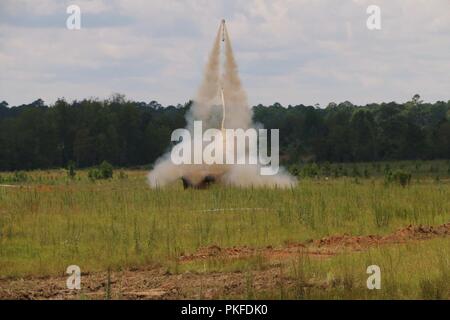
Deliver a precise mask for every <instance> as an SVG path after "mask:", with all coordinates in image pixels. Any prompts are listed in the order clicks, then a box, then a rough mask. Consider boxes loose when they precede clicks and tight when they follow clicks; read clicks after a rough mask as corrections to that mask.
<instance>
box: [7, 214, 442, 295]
mask: <svg viewBox="0 0 450 320" xmlns="http://www.w3.org/2000/svg"><path fill="white" fill-rule="evenodd" d="M448 236H450V223H446V224H443V225H439V226H408V227H406V228H402V229H400V230H397V231H396V232H394V233H392V234H389V235H386V236H380V235H368V236H349V235H345V234H344V235H335V236H329V237H325V238H322V239H317V240H310V241H308V242H305V243H287V244H285V245H284V246H282V247H277V248H273V247H270V246H269V247H266V248H251V247H232V248H220V247H218V246H209V247H206V248H201V249H199V250H198V251H197V252H195V253H193V254H191V255H186V256H181V257H180V258H179V263H180V264H183V263H189V262H195V261H202V260H205V261H206V260H208V259H215V258H217V259H222V258H223V259H240V258H242V259H243V258H250V257H253V256H260V257H263V258H264V261H265V262H267V266H265V267H264V268H260V269H259V270H253V271H252V272H251V283H252V288H253V290H255V291H258V292H263V291H265V290H267V291H270V290H273V289H274V288H288V287H291V286H294V285H296V280H294V279H292V278H290V277H289V276H287V275H285V274H284V273H283V266H284V264H285V263H286V262H287V261H289V260H292V259H295V258H298V257H299V256H301V255H308V256H310V257H311V258H327V257H329V256H334V255H337V254H340V253H342V252H345V251H361V250H365V249H368V248H370V247H377V246H383V245H396V244H401V243H405V242H412V241H423V240H427V239H432V238H435V237H448ZM108 278H109V281H108ZM66 279H67V275H61V276H57V277H27V278H21V279H0V299H84V298H86V299H104V298H113V299H198V298H203V299H214V298H220V297H225V296H226V297H238V296H242V295H243V294H245V293H246V292H248V281H249V275H248V273H245V272H220V273H219V272H217V273H214V272H212V273H193V272H185V273H181V274H171V273H170V272H168V271H167V269H166V268H162V267H160V266H148V267H144V268H135V269H130V270H125V271H120V272H111V273H110V274H109V275H108V274H107V273H106V272H97V273H83V274H82V289H81V290H69V289H67V288H66ZM328 285H330V284H329V283H327V282H323V283H320V282H314V281H311V282H305V283H302V286H304V287H305V286H315V287H323V288H326V287H327V286H328Z"/></svg>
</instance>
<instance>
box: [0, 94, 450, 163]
mask: <svg viewBox="0 0 450 320" xmlns="http://www.w3.org/2000/svg"><path fill="white" fill-rule="evenodd" d="M191 105H192V101H189V102H187V103H185V104H183V105H181V104H180V105H177V106H167V107H163V106H162V105H160V104H159V103H158V102H156V101H151V102H150V103H145V102H136V101H129V100H127V99H125V97H124V96H123V95H114V96H112V97H111V98H109V99H107V100H98V99H85V100H82V101H73V102H71V103H69V102H67V101H66V100H64V99H59V100H57V101H56V102H55V103H54V104H53V105H51V106H48V105H46V104H45V103H44V101H42V100H41V99H38V100H36V101H34V102H32V103H30V104H27V105H21V106H15V107H10V106H9V105H8V103H7V102H5V101H3V102H1V103H0V133H1V134H0V170H2V171H7V170H28V169H37V168H42V169H44V168H55V167H65V166H67V164H68V163H71V162H74V163H75V164H76V165H77V166H78V167H89V166H93V165H97V164H99V163H101V162H102V161H104V160H105V161H108V162H109V163H111V164H113V165H115V166H121V167H130V166H142V165H149V164H152V163H154V161H155V160H156V159H157V158H158V157H159V156H161V155H162V154H163V153H164V152H166V151H168V150H169V149H170V135H171V133H172V131H173V130H175V129H177V128H183V127H185V125H186V121H185V114H186V112H187V111H188V110H189V108H190V106H191ZM253 120H254V122H256V123H260V124H262V125H263V126H264V127H265V128H268V129H279V130H280V157H281V160H282V162H283V163H284V164H296V163H304V162H361V161H386V160H417V159H421V160H431V159H450V101H447V102H444V101H438V102H435V103H424V102H423V101H421V100H420V96H419V95H415V96H414V97H413V98H412V99H411V100H410V101H408V102H405V103H401V104H399V103H395V102H390V103H381V104H375V103H374V104H368V105H365V106H356V105H353V104H352V103H350V102H348V101H346V102H343V103H339V104H336V103H330V104H329V105H328V106H327V107H325V108H320V107H318V106H305V105H295V106H292V105H289V106H282V105H281V104H279V103H274V104H273V105H270V106H263V105H261V104H260V105H257V106H254V107H253Z"/></svg>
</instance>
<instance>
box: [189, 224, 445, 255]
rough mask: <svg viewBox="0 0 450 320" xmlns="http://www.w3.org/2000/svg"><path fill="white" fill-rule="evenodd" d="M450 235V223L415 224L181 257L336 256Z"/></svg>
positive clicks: (211, 249) (202, 251)
mask: <svg viewBox="0 0 450 320" xmlns="http://www.w3.org/2000/svg"><path fill="white" fill-rule="evenodd" d="M449 235H450V223H446V224H443V225H439V226H435V227H433V226H422V225H420V226H412V225H409V226H408V227H406V228H402V229H399V230H397V231H395V232H394V233H392V234H389V235H386V236H381V235H367V236H350V235H347V234H344V235H332V236H329V237H324V238H322V239H319V240H313V241H310V242H307V243H293V242H291V243H289V244H287V245H285V246H283V247H280V248H273V247H272V246H268V247H266V248H250V247H247V246H243V247H231V248H220V247H219V246H217V245H212V246H209V247H204V248H200V249H199V250H198V251H197V252H195V253H193V254H190V255H185V256H181V257H180V261H183V262H188V261H193V260H199V259H200V260H201V259H210V258H224V259H233V258H234V259H236V258H248V257H250V256H257V255H261V256H263V257H265V258H267V259H269V260H279V259H287V258H290V257H293V256H297V255H298V254H300V253H301V254H307V255H309V256H313V257H327V256H333V255H336V254H338V253H339V252H341V251H342V250H343V249H346V250H352V251H360V250H362V249H365V248H368V247H376V246H380V245H388V244H398V243H405V242H407V241H418V240H426V239H430V238H434V237H442V236H449Z"/></svg>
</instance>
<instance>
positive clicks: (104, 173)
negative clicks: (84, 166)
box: [88, 161, 114, 181]
mask: <svg viewBox="0 0 450 320" xmlns="http://www.w3.org/2000/svg"><path fill="white" fill-rule="evenodd" d="M113 173H114V172H113V166H112V165H111V164H110V163H108V162H107V161H103V162H102V163H101V164H100V165H99V166H98V167H96V168H91V169H90V170H89V171H88V177H89V179H90V180H92V181H95V180H100V179H111V178H112V177H113Z"/></svg>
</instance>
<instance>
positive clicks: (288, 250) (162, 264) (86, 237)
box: [0, 163, 450, 299]
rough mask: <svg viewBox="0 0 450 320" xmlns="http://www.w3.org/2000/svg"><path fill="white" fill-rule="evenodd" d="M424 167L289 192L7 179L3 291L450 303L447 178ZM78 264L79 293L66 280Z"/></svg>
mask: <svg viewBox="0 0 450 320" xmlns="http://www.w3.org/2000/svg"><path fill="white" fill-rule="evenodd" d="M407 165H410V166H414V167H416V166H415V165H414V164H407ZM428 166H429V164H428V163H423V164H421V165H420V166H418V169H417V170H421V169H420V168H422V170H423V171H424V172H421V173H420V174H417V175H415V174H414V172H413V177H412V179H411V184H410V185H408V186H406V187H402V186H400V185H398V184H396V183H390V184H386V181H385V179H383V177H382V176H378V175H375V174H374V175H371V176H370V177H368V178H365V177H364V175H361V177H357V178H355V177H339V178H332V177H330V178H322V177H320V178H305V179H301V180H300V183H299V185H298V186H297V187H296V188H293V189H286V190H281V189H239V188H224V187H221V186H213V187H212V188H210V189H208V190H183V189H182V186H181V183H180V184H179V185H175V186H172V187H169V188H166V189H160V190H151V189H150V188H149V187H148V186H147V184H146V181H145V174H146V172H144V171H131V170H128V171H123V172H122V173H121V174H119V172H118V171H116V172H115V175H114V178H113V179H110V180H99V181H95V182H92V181H90V180H89V179H88V177H87V172H85V171H79V172H77V175H76V177H75V179H73V180H72V179H69V178H68V177H67V175H66V172H65V171H64V170H51V171H34V172H29V173H27V174H26V175H27V176H26V177H23V176H22V177H20V175H19V176H18V177H17V179H13V178H12V177H14V176H17V174H16V175H13V174H12V173H1V174H0V176H1V177H2V178H1V179H2V181H3V182H2V185H1V186H0V298H86V299H89V298H169V299H170V298H274V299H278V298H288V299H304V298H306V299H310V298H331V299H336V298H351V299H354V298H386V299H402V298H429V299H434V298H440V299H449V298H450V225H449V222H450V200H449V199H450V181H449V179H448V176H446V175H445V173H446V172H445V171H442V174H441V175H440V176H439V179H436V177H435V176H433V175H426V172H427V171H428V170H429V169H423V168H425V167H427V168H428ZM444 166H445V163H444ZM368 167H369V165H368ZM373 168H374V169H376V167H373ZM382 168H383V167H382ZM445 168H446V167H445ZM377 170H378V169H377ZM381 170H382V169H381ZM443 170H446V169H443ZM410 225H411V226H410ZM73 264H75V265H78V266H80V268H81V271H82V280H81V282H82V289H81V290H80V291H71V290H68V289H67V288H65V283H66V279H67V276H68V275H66V274H65V271H66V268H67V266H69V265H73ZM372 264H376V265H379V266H380V268H381V276H382V288H381V290H368V289H367V287H366V280H367V277H368V276H369V275H368V274H366V268H367V267H368V266H369V265H372ZM107 270H109V272H108V271H107Z"/></svg>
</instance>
